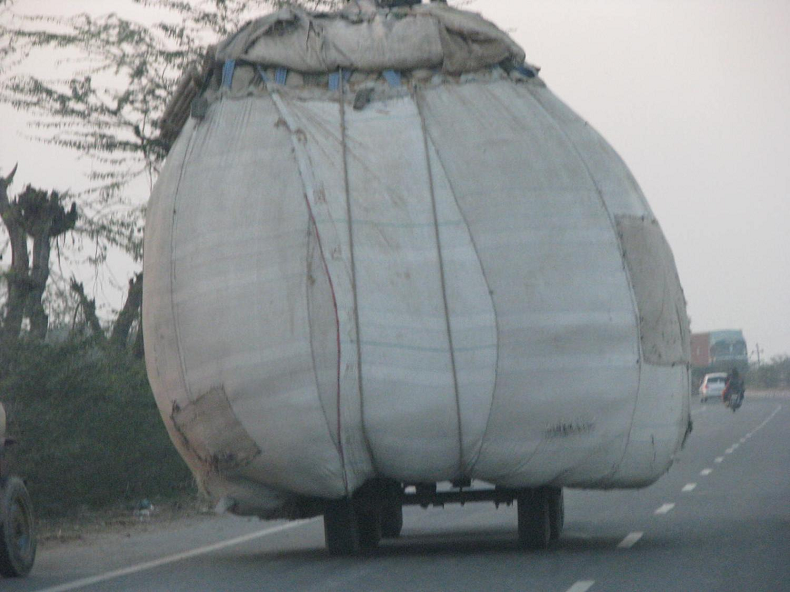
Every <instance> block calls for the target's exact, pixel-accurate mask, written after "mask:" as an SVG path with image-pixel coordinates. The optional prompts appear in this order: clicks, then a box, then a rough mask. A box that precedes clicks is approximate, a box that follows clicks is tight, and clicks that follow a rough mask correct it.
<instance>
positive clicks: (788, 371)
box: [746, 356, 790, 389]
mask: <svg viewBox="0 0 790 592" xmlns="http://www.w3.org/2000/svg"><path fill="white" fill-rule="evenodd" d="M746 386H747V387H751V388H765V389H775V388H790V356H778V357H775V358H772V359H771V361H770V362H768V363H766V364H762V365H761V366H752V368H751V369H750V370H749V374H748V376H747V377H746Z"/></svg>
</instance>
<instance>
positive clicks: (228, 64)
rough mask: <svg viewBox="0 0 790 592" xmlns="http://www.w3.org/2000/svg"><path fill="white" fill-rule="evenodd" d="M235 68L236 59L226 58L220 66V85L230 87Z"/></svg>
mask: <svg viewBox="0 0 790 592" xmlns="http://www.w3.org/2000/svg"><path fill="white" fill-rule="evenodd" d="M235 69H236V60H226V61H225V65H224V66H222V86H224V87H226V88H230V85H231V84H233V71H234V70H235Z"/></svg>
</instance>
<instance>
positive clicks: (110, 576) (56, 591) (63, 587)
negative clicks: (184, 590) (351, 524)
mask: <svg viewBox="0 0 790 592" xmlns="http://www.w3.org/2000/svg"><path fill="white" fill-rule="evenodd" d="M317 519H318V518H311V519H309V520H297V521H295V522H289V523H287V524H281V525H279V526H274V527H272V528H267V529H265V530H259V531H258V532H252V533H250V534H245V535H243V536H240V537H236V538H235V539H229V540H227V541H222V542H219V543H214V544H213V545H207V546H205V547H199V548H197V549H192V550H191V551H184V552H183V553H176V554H175V555H169V556H168V557H162V558H161V559H155V560H153V561H147V562H145V563H138V564H137V565H131V566H129V567H124V568H122V569H116V570H115V571H108V572H107V573H103V574H99V575H96V576H91V577H89V578H82V579H81V580H74V581H73V582H67V583H65V584H60V585H58V586H52V587H51V588H41V589H39V590H37V591H36V592H67V591H68V590H75V589H77V588H83V587H85V586H91V585H93V584H98V583H99V582H106V581H107V580H114V579H116V578H120V577H122V576H128V575H131V574H135V573H139V572H141V571H147V570H149V569H154V568H156V567H160V566H162V565H167V564H169V563H176V562H178V561H184V560H185V559H191V558H192V557H198V556H200V555H206V554H207V553H213V552H214V551H219V550H220V549H226V548H228V547H233V546H235V545H241V544H242V543H246V542H249V541H254V540H255V539H260V538H262V537H265V536H268V535H270V534H275V533H278V532H282V531H283V530H290V529H291V528H296V527H298V526H302V525H304V524H307V523H308V522H312V521H314V520H317Z"/></svg>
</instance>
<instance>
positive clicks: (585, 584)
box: [567, 580, 595, 592]
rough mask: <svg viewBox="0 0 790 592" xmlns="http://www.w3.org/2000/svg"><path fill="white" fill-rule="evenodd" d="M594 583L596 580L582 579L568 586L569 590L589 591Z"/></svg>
mask: <svg viewBox="0 0 790 592" xmlns="http://www.w3.org/2000/svg"><path fill="white" fill-rule="evenodd" d="M594 583H595V580H580V581H578V582H576V583H575V584H574V585H573V586H571V587H570V588H568V590H567V592H587V590H589V589H590V588H592V585H593V584H594Z"/></svg>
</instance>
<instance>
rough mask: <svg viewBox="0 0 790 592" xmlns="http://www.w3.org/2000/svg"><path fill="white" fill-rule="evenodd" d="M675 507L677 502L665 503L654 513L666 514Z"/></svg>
mask: <svg viewBox="0 0 790 592" xmlns="http://www.w3.org/2000/svg"><path fill="white" fill-rule="evenodd" d="M674 507H675V504H664V505H663V506H661V507H660V508H658V509H657V510H656V511H655V512H653V514H655V515H656V516H660V515H661V514H666V513H667V512H671V511H672V508H674Z"/></svg>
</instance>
